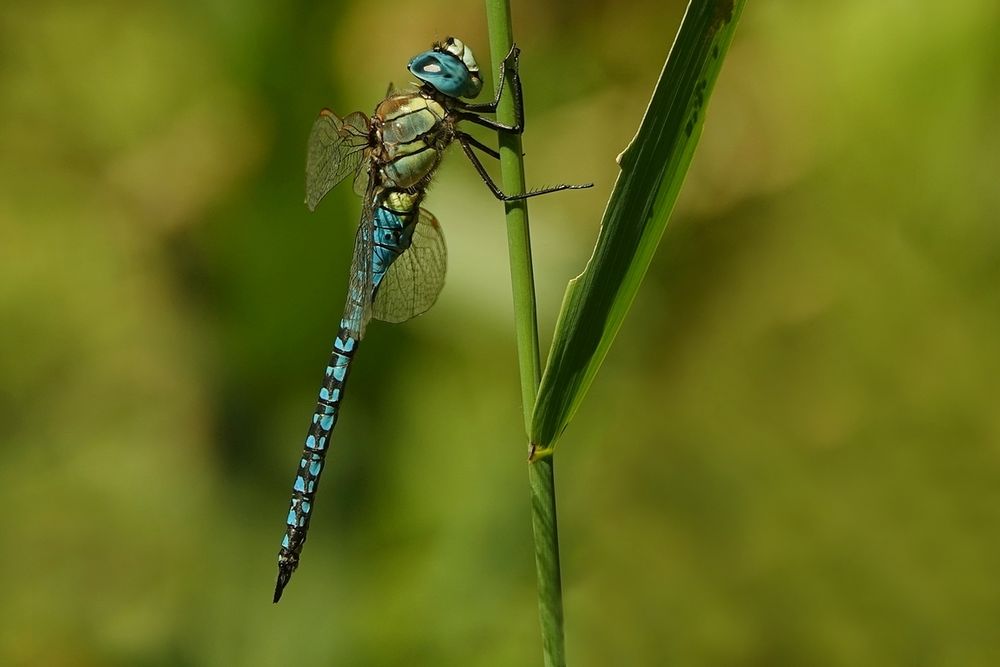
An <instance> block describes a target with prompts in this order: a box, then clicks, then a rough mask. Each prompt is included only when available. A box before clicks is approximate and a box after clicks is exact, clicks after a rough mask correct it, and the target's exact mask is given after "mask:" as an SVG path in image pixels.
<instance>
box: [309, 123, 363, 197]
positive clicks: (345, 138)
mask: <svg viewBox="0 0 1000 667" xmlns="http://www.w3.org/2000/svg"><path fill="white" fill-rule="evenodd" d="M368 126H369V123H368V117H367V116H365V115H364V114H363V113H361V112H360V111H355V112H354V113H352V114H350V115H348V116H345V117H344V118H339V117H338V116H337V114H335V113H333V112H332V111H330V110H329V109H323V110H322V111H321V112H320V113H319V118H317V119H316V122H315V123H313V127H312V132H310V133H309V149H308V153H307V156H306V205H307V206H308V207H309V210H310V211H312V210H314V209H315V208H316V204H318V203H319V201H320V200H321V199H322V198H323V197H325V196H326V193H327V192H329V191H330V190H332V189H333V186H335V185H337V183H340V182H341V181H342V180H344V178H346V177H347V176H348V175H350V174H353V173H355V172H356V171H358V167H359V166H360V165H361V162H362V159H363V158H364V155H365V149H366V148H368V145H369V139H368Z"/></svg>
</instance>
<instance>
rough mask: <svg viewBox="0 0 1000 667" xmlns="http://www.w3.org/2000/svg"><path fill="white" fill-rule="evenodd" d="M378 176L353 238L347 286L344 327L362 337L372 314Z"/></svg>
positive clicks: (368, 190) (373, 180)
mask: <svg viewBox="0 0 1000 667" xmlns="http://www.w3.org/2000/svg"><path fill="white" fill-rule="evenodd" d="M377 189H378V188H377V186H376V179H371V180H369V181H368V189H367V191H366V192H365V197H364V203H363V205H362V207H361V221H360V222H359V223H358V232H357V234H356V235H355V237H354V256H353V257H352V258H351V280H350V283H349V285H348V288H347V306H346V307H345V309H344V326H346V327H347V328H348V329H350V331H351V333H352V334H354V336H355V337H356V338H357V339H358V340H361V339H362V338H364V335H365V328H366V327H367V326H368V321H369V320H371V317H372V295H373V291H374V289H375V287H374V285H375V282H374V280H373V272H372V243H373V242H374V230H373V227H374V219H375V209H376V208H377V206H376V201H375V200H376V193H377Z"/></svg>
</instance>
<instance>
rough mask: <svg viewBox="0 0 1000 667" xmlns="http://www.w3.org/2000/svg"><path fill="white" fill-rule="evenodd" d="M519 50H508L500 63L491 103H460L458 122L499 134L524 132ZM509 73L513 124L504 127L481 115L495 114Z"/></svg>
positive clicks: (513, 47) (514, 47) (512, 48)
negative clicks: (518, 59) (471, 123)
mask: <svg viewBox="0 0 1000 667" xmlns="http://www.w3.org/2000/svg"><path fill="white" fill-rule="evenodd" d="M519 53H520V50H519V49H518V48H517V47H516V46H512V47H511V48H510V53H508V54H507V57H506V58H504V60H503V62H502V63H500V73H499V78H498V79H497V81H499V85H497V92H496V96H495V97H494V98H493V101H492V102H490V103H487V104H465V103H462V104H461V105H460V106H459V108H460V111H459V112H458V113H457V114H456V116H458V119H459V120H467V121H470V122H473V123H477V124H479V125H482V126H483V127H488V128H490V129H491V130H496V131H499V132H511V133H513V134H521V133H522V132H524V102H523V100H522V98H521V77H520V76H519V75H518V71H517V67H518V64H517V57H518V54H519ZM508 70H509V71H510V94H511V95H512V96H513V97H514V124H513V125H505V124H503V123H500V122H497V121H495V120H489V119H488V118H483V117H482V116H480V115H479V114H481V113H496V110H497V106H498V105H499V104H500V96H501V95H502V94H503V88H504V84H505V82H506V81H507V77H506V73H507V72H508Z"/></svg>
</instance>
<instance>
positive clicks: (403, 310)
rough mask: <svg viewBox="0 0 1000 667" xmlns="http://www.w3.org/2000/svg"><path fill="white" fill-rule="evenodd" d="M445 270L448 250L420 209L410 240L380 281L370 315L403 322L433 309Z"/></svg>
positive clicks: (431, 217) (437, 227)
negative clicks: (408, 245) (408, 244)
mask: <svg viewBox="0 0 1000 667" xmlns="http://www.w3.org/2000/svg"><path fill="white" fill-rule="evenodd" d="M447 268H448V250H447V248H446V247H445V244H444V235H443V234H442V233H441V225H440V224H438V221H437V218H435V217H434V215H433V214H431V213H430V212H429V211H427V210H426V209H420V214H419V218H418V219H417V224H416V226H415V227H414V229H413V240H412V242H411V243H410V247H409V248H407V249H406V250H405V251H404V252H403V253H402V254H401V255H400V256H399V257H397V258H396V261H394V262H393V263H392V265H390V266H389V270H388V271H386V272H385V276H383V277H382V282H381V283H380V284H379V287H378V292H377V293H376V295H375V304H374V308H373V310H372V314H373V315H374V316H375V317H376V318H377V319H380V320H383V321H385V322H403V321H404V320H408V319H410V318H411V317H416V316H417V315H420V314H421V313H424V312H427V310H428V309H429V308H430V307H431V306H433V305H434V302H435V301H437V298H438V294H440V293H441V288H442V287H444V276H445V272H446V271H447Z"/></svg>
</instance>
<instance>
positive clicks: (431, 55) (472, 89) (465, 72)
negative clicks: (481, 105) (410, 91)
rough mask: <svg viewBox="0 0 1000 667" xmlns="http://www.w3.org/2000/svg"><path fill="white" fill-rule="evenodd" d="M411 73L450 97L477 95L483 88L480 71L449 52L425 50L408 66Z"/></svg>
mask: <svg viewBox="0 0 1000 667" xmlns="http://www.w3.org/2000/svg"><path fill="white" fill-rule="evenodd" d="M407 67H408V69H409V70H410V73H411V74H413V75H414V76H415V77H417V78H418V79H420V80H421V81H423V82H425V83H428V84H430V85H431V86H433V87H434V89H435V90H437V91H438V92H440V93H443V94H445V95H447V96H449V97H475V96H476V95H478V94H479V91H480V89H481V88H482V80H481V79H480V78H479V73H478V72H476V73H475V74H473V73H471V72H469V69H468V67H467V66H466V64H465V63H464V62H463V61H462V60H461V59H459V58H458V57H456V56H454V55H452V54H451V53H448V52H441V51H424V52H423V53H421V54H420V55H418V56H416V57H415V58H413V60H411V61H410V64H409V65H408V66H407Z"/></svg>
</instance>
